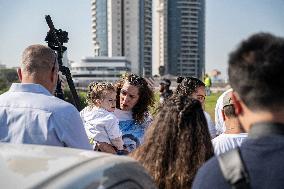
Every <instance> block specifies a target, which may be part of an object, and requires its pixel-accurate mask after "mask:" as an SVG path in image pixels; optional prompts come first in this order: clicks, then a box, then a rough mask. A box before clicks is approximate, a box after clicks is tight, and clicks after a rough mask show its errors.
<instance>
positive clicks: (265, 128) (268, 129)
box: [249, 122, 284, 138]
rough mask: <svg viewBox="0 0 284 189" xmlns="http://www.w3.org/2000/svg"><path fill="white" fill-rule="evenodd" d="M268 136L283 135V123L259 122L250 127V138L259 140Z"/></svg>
mask: <svg viewBox="0 0 284 189" xmlns="http://www.w3.org/2000/svg"><path fill="white" fill-rule="evenodd" d="M269 135H284V123H272V122H259V123H255V124H253V125H252V126H251V128H250V131H249V137H250V138H259V137H264V136H269Z"/></svg>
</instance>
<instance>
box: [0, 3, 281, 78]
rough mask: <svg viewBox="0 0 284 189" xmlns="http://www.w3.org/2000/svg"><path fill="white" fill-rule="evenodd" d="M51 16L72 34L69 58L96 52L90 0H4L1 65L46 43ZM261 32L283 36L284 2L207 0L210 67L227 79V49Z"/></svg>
mask: <svg viewBox="0 0 284 189" xmlns="http://www.w3.org/2000/svg"><path fill="white" fill-rule="evenodd" d="M153 1H155V0H153ZM46 14H49V15H51V17H52V19H53V22H54V25H55V27H56V28H57V29H59V28H60V29H62V30H65V31H67V32H68V33H69V42H68V43H67V44H66V46H67V48H68V57H69V59H71V60H74V61H79V60H80V59H81V58H82V57H83V56H91V55H92V54H93V46H92V34H91V0H76V1H75V0H0V63H2V64H6V65H7V66H8V67H12V66H17V65H18V64H19V62H20V58H21V53H22V51H23V49H24V48H25V47H27V46H28V45H30V44H36V43H38V44H45V41H44V38H45V36H46V32H47V31H48V26H47V24H46V22H45V19H44V16H45V15H46ZM259 31H264V32H272V33H274V34H276V35H281V36H284V0H207V1H206V71H211V70H213V69H218V70H220V71H221V72H222V77H223V78H226V69H227V59H228V53H229V52H230V51H232V50H233V49H234V48H235V47H236V45H237V43H239V42H240V40H242V39H244V38H246V37H247V36H248V35H251V34H252V33H255V32H259Z"/></svg>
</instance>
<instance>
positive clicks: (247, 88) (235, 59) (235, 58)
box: [228, 33, 284, 111]
mask: <svg viewBox="0 0 284 189" xmlns="http://www.w3.org/2000/svg"><path fill="white" fill-rule="evenodd" d="M283 73H284V38H281V37H276V36H274V35H272V34H269V33H257V34H254V35H252V36H251V37H249V38H248V39H247V40H244V41H243V42H241V43H240V45H239V47H238V48H237V49H236V50H235V51H233V52H232V53H231V54H230V57H229V69H228V74H229V81H230V84H231V86H232V88H233V89H234V90H235V91H236V92H237V93H238V94H239V96H240V98H241V99H242V100H243V101H244V103H245V104H246V105H247V106H248V107H249V108H251V109H253V110H259V109H265V110H273V111H277V110H278V109H279V108H282V107H283V106H284V95H283V94H284V79H283Z"/></svg>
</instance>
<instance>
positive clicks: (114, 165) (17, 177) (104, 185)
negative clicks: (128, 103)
mask: <svg viewBox="0 0 284 189" xmlns="http://www.w3.org/2000/svg"><path fill="white" fill-rule="evenodd" d="M0 170H1V171H0V188H3V189H4V188H5V189H9V188H11V189H16V188H21V189H24V188H37V189H38V188H48V189H52V188H60V189H61V188H62V189H64V188H68V189H70V188H76V189H80V188H88V189H90V188H98V189H123V188H131V189H136V188H137V189H142V188H147V189H148V188H149V189H151V188H156V186H155V185H154V182H153V180H152V179H151V177H150V176H149V175H148V174H147V172H146V171H145V170H144V168H143V167H142V166H140V165H139V164H138V163H137V162H136V161H135V160H133V159H131V158H129V157H126V156H117V155H111V154H106V153H101V152H93V151H87V150H78V149H72V148H63V147H53V146H42V145H28V144H9V143H0Z"/></svg>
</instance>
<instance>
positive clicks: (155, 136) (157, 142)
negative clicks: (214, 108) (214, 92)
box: [130, 95, 214, 189]
mask: <svg viewBox="0 0 284 189" xmlns="http://www.w3.org/2000/svg"><path fill="white" fill-rule="evenodd" d="M213 155H214V153H213V147H212V144H211V138H210V134H209V131H208V127H207V122H206V118H205V116H204V113H203V110H202V107H201V104H200V102H199V101H198V100H195V99H192V98H189V97H188V96H187V95H186V96H183V95H173V96H172V97H170V98H169V99H168V100H167V101H166V102H165V103H164V105H163V106H162V107H161V109H160V111H159V113H158V114H157V116H156V117H155V119H154V121H153V123H152V125H151V126H150V127H149V128H148V130H147V132H146V135H145V142H144V144H143V145H142V146H140V147H139V148H137V149H136V150H135V151H134V152H132V153H131V154H130V156H131V157H133V158H134V159H136V160H138V161H139V162H140V163H141V164H142V165H143V166H144V167H145V168H146V169H147V170H148V172H149V173H150V175H151V176H152V177H153V179H154V180H155V182H156V184H157V186H158V187H159V188H163V189H164V188H165V189H167V188H190V187H191V185H192V182H193V179H194V176H195V174H196V173H197V170H198V169H199V168H200V167H201V166H202V164H203V163H204V162H205V161H207V160H208V159H209V158H211V157H212V156H213Z"/></svg>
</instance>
